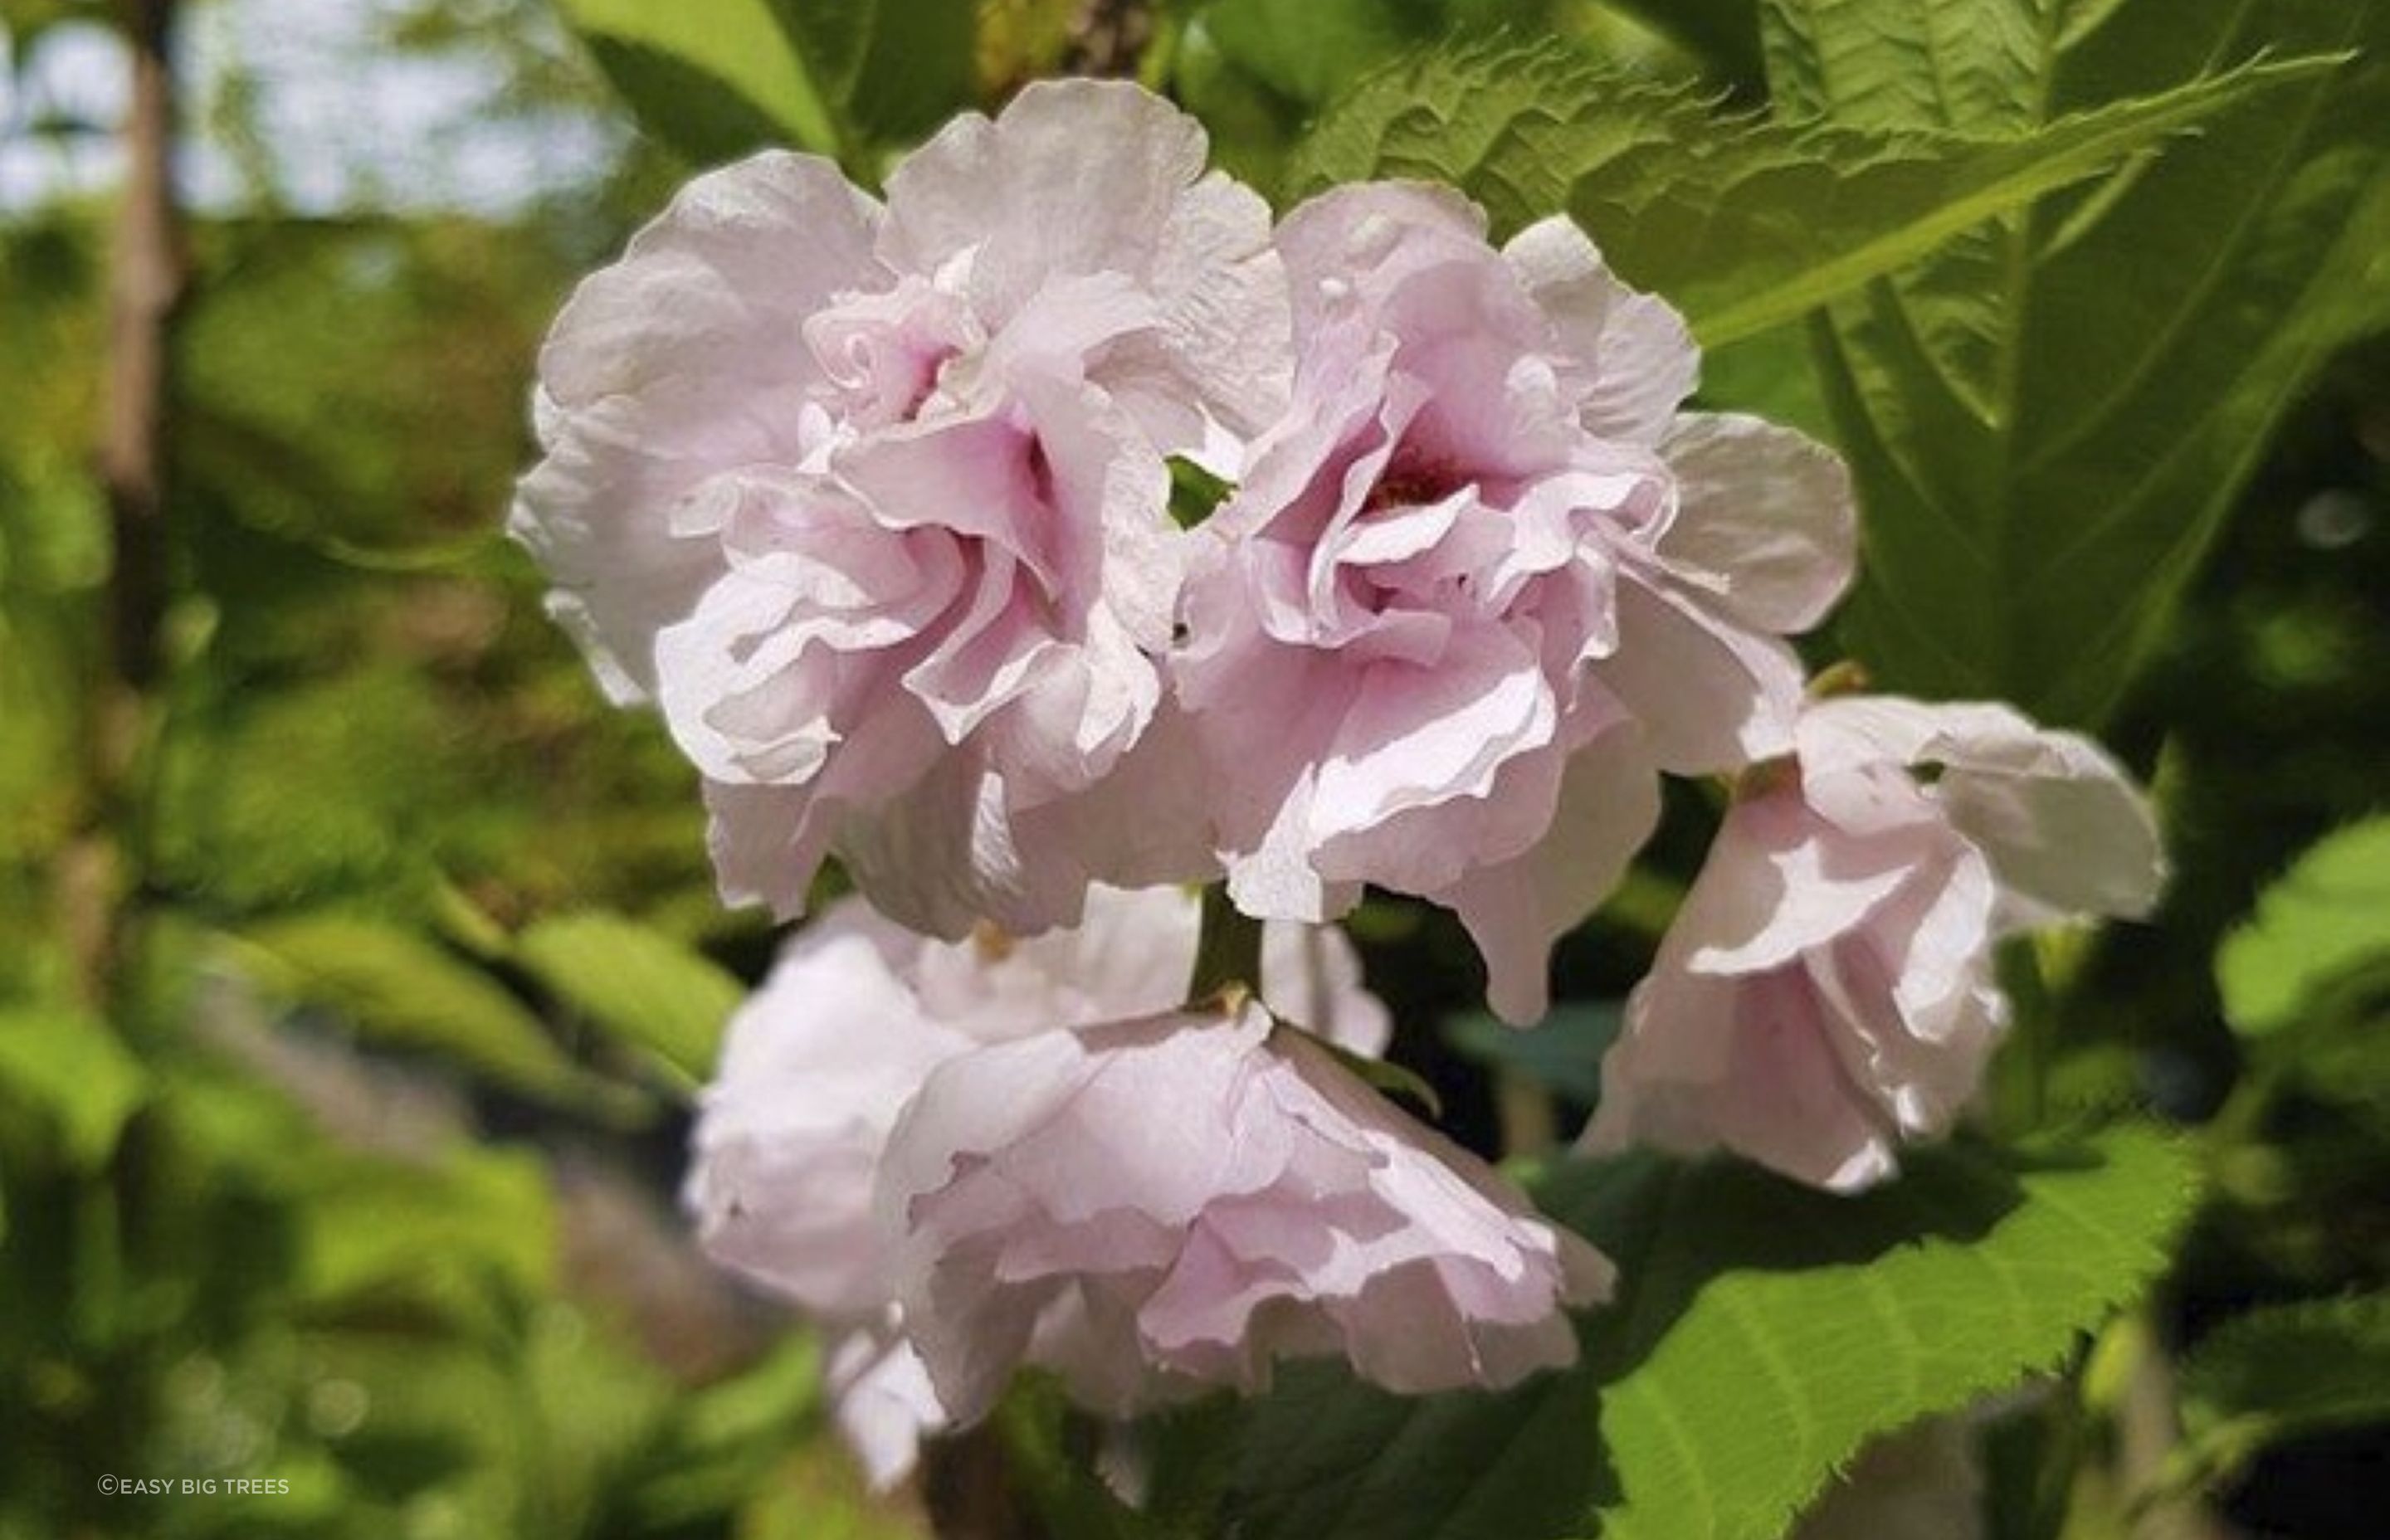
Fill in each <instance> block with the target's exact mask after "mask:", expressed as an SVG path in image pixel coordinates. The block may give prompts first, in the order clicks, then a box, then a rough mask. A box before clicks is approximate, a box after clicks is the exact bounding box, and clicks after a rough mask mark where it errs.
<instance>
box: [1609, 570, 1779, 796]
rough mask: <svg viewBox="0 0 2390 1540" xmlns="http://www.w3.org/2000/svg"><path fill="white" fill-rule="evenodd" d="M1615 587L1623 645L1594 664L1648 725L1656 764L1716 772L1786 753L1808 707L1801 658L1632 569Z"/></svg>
mask: <svg viewBox="0 0 2390 1540" xmlns="http://www.w3.org/2000/svg"><path fill="white" fill-rule="evenodd" d="M1627 576H1628V577H1629V579H1630V581H1623V582H1621V583H1620V584H1619V585H1618V595H1617V606H1618V647H1617V649H1616V650H1615V651H1614V652H1613V653H1612V654H1611V655H1610V656H1609V657H1607V658H1603V659H1600V660H1599V661H1597V662H1595V664H1594V665H1593V672H1594V675H1595V677H1597V678H1599V679H1600V681H1601V682H1602V684H1603V685H1605V686H1606V687H1609V688H1610V689H1611V690H1612V691H1613V693H1615V694H1616V695H1617V697H1618V698H1619V699H1621V700H1623V701H1625V703H1626V705H1627V707H1628V709H1629V710H1631V711H1633V712H1634V713H1635V715H1636V719H1637V720H1638V721H1639V722H1641V723H1642V724H1643V729H1644V732H1645V733H1646V735H1648V737H1649V739H1650V742H1651V755H1652V758H1653V759H1654V760H1655V761H1656V762H1657V763H1658V764H1659V765H1660V767H1661V768H1662V769H1664V770H1668V771H1672V772H1674V773H1676V774H1677V775H1681V776H1697V775H1714V774H1716V773H1718V772H1721V771H1727V770H1733V769H1736V768H1739V767H1741V766H1742V765H1745V764H1754V763H1756V762H1758V761H1760V760H1764V759H1768V758H1771V757H1773V756H1775V755H1778V754H1781V753H1784V752H1785V751H1788V750H1790V749H1791V748H1792V722H1793V718H1794V717H1795V716H1796V715H1797V714H1798V713H1799V712H1800V707H1801V689H1802V670H1801V661H1800V659H1799V658H1798V657H1796V656H1794V654H1793V652H1792V648H1789V647H1787V646H1785V645H1784V644H1783V643H1782V642H1780V641H1778V640H1777V639H1776V638H1774V637H1773V636H1769V635H1765V634H1762V633H1759V632H1754V631H1747V630H1745V629H1743V628H1742V627H1741V625H1739V624H1737V623H1735V622H1732V621H1730V620H1728V619H1727V618H1726V617H1725V616H1723V615H1721V614H1719V613H1717V612H1715V611H1714V610H1710V609H1708V608H1706V607H1705V606H1704V605H1703V604H1702V603H1701V602H1700V601H1699V600H1697V599H1694V598H1691V597H1687V596H1686V595H1684V594H1682V593H1680V592H1677V591H1675V590H1673V589H1670V588H1665V587H1661V586H1657V585H1655V584H1654V583H1653V581H1652V579H1651V577H1650V576H1649V575H1648V574H1642V573H1634V572H1630V573H1629V574H1627Z"/></svg>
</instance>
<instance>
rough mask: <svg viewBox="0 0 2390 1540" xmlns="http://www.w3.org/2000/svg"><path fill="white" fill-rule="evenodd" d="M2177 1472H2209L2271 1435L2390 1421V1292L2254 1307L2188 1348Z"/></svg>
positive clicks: (2181, 1383) (2273, 1439)
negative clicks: (2181, 1438) (2180, 1445)
mask: <svg viewBox="0 0 2390 1540" xmlns="http://www.w3.org/2000/svg"><path fill="white" fill-rule="evenodd" d="M2177 1385H2178V1393H2179V1396H2180V1400H2181V1406H2182V1426H2183V1435H2184V1447H2183V1449H2182V1450H2181V1451H2180V1452H2179V1454H2178V1457H2177V1474H2178V1476H2191V1475H2195V1476H2197V1477H2199V1478H2201V1479H2205V1480H2211V1481H2212V1480H2215V1479H2217V1478H2218V1477H2220V1476H2223V1475H2226V1474H2229V1472H2230V1471H2232V1470H2233V1469H2238V1468H2239V1467H2240V1466H2241V1465H2242V1464H2243V1463H2245V1462H2246V1461H2247V1460H2248V1459H2249V1458H2250V1457H2253V1456H2255V1454H2257V1453H2258V1452H2259V1451H2260V1450H2262V1449H2264V1448H2266V1447H2267V1446H2268V1445H2270V1444H2281V1443H2284V1442H2286V1441H2288V1440H2291V1439H2296V1438H2304V1437H2306V1436H2308V1435H2311V1434H2315V1433H2323V1432H2331V1431H2335V1430H2338V1429H2342V1428H2361V1427H2367V1426H2372V1425H2378V1424H2390V1293H2383V1292H2375V1293H2371V1294H2359V1295H2356V1296H2353V1297H2351V1298H2346V1299H2337V1300H2312V1301H2307V1302H2305V1303H2299V1304H2288V1305H2274V1306H2269V1307H2267V1308H2263V1309H2258V1310H2253V1311H2251V1312H2249V1313H2248V1314H2247V1315H2242V1316H2240V1317H2238V1318H2236V1319H2234V1320H2232V1321H2230V1322H2228V1323H2227V1324H2226V1325H2224V1326H2221V1327H2219V1328H2217V1329H2216V1330H2215V1331H2214V1332H2212V1333H2210V1334H2209V1335H2208V1336H2207V1337H2206V1338H2205V1339H2204V1340H2203V1341H2201V1342H2200V1343H2199V1344H2198V1345H2197V1346H2196V1347H2194V1348H2192V1349H2191V1352H2190V1354H2187V1355H2186V1356H2185V1358H2184V1359H2183V1363H2182V1371H2181V1375H2180V1377H2179V1379H2178V1381H2177Z"/></svg>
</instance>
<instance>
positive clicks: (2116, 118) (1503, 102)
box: [1289, 46, 2328, 346]
mask: <svg viewBox="0 0 2390 1540" xmlns="http://www.w3.org/2000/svg"><path fill="white" fill-rule="evenodd" d="M2327 67H2328V66H2327V65H2326V64H2324V63H2322V62H2319V61H2316V60H2298V61H2293V62H2290V63H2281V64H2264V65H2255V66H2251V67H2249V68H2246V69H2242V70H2240V71H2234V72H2233V73H2231V74H2229V75H2224V76H2219V77H2217V78H2215V79H2211V80H2204V81H2199V82H2196V83H2191V84H2189V85H2185V86H2181V87H2179V88H2177V89H2174V90H2170V91H2167V92H2165V93H2162V94H2158V95H2154V96H2147V97H2140V98H2136V99H2133V100H2129V101H2118V102H2114V103H2111V104H2107V105H2105V106H2103V107H2102V108H2101V109H2100V110H2098V111H2092V112H2086V113H2083V114H2081V115H2078V116H2072V117H2067V118H2064V119H2061V120H2057V121H2053V122H2049V124H2047V125H2046V126H2043V127H2040V128H2038V129H2037V131H2035V132H2033V133H2031V134H2028V135H2022V136H2017V137H2006V138H1977V137H1963V136H1960V135H1953V134H1949V133H1944V132H1933V131H1929V130H1924V129H1918V130H1910V131H1904V132H1898V133H1894V132H1889V131H1877V130H1870V129H1867V128H1846V127H1836V128H1833V129H1820V128H1805V129H1804V128H1794V127H1787V126H1784V125H1782V124H1778V123H1770V122H1763V121H1761V120H1759V119H1756V118H1750V117H1742V118H1723V117H1720V116H1719V115H1718V114H1716V113H1715V111H1713V110H1712V109H1711V107H1710V106H1709V104H1708V102H1707V101H1706V100H1705V99H1704V98H1703V96H1702V95H1701V94H1700V90H1701V88H1699V87H1694V86H1689V85H1685V84H1681V83H1679V84H1659V83H1653V82H1651V81H1650V80H1647V79H1642V78H1639V77H1637V76H1634V75H1631V74H1627V73H1625V72H1622V71H1614V70H1610V69H1606V68H1604V67H1602V66H1600V65H1597V64H1593V63H1591V62H1588V61H1587V60H1584V59H1582V58H1576V57H1575V56H1574V55H1572V54H1570V53H1569V52H1567V51H1566V50H1564V49H1560V48H1554V47H1550V46H1545V47H1538V48H1534V49H1525V50H1522V49H1518V48H1514V47H1483V46H1481V47H1472V48H1465V49H1460V50H1457V51H1446V52H1435V53H1429V54H1425V55H1422V56H1419V57H1416V58H1410V59H1407V60H1406V61H1404V62H1403V63H1401V64H1398V65H1396V66H1394V67H1393V68H1391V69H1389V70H1387V71H1383V72H1381V73H1380V74H1378V75H1376V76H1373V77H1371V78H1370V79H1369V80H1368V81H1367V82H1365V83H1363V84H1362V85H1361V86H1360V87H1359V88H1358V89H1356V92H1355V93H1354V94H1353V96H1350V97H1349V98H1347V99H1346V100H1345V101H1344V102H1343V103H1342V104H1341V105H1340V106H1339V107H1338V108H1337V109H1336V110H1335V111H1334V112H1332V113H1330V115H1329V117H1328V118H1327V119H1326V120H1325V121H1324V122H1322V123H1321V124H1320V125H1319V127H1318V129H1317V131H1316V132H1315V133H1314V134H1313V135H1312V136H1311V138H1310V139H1309V140H1307V141H1306V142H1305V144H1304V147H1303V148H1302V150H1301V151H1300V152H1299V154H1298V155H1297V157H1296V161H1295V164H1294V166H1293V168H1292V169H1291V172H1290V174H1289V182H1290V185H1291V186H1294V187H1296V188H1298V189H1310V190H1316V189H1317V188H1319V187H1322V186H1328V185H1330V184H1332V183H1336V182H1345V181H1356V180H1360V179H1363V178H1367V177H1374V176H1399V177H1417V178H1424V179H1428V180H1436V181H1446V182H1451V183H1453V184H1455V185H1457V186H1459V187H1461V188H1462V189H1463V190H1464V191H1466V192H1468V193H1469V194H1470V195H1471V197H1473V198H1475V199H1478V200H1479V201H1480V202H1482V203H1484V205H1485V208H1486V211H1487V212H1488V213H1489V215H1491V217H1492V220H1493V224H1494V227H1495V231H1496V233H1497V236H1499V235H1507V234H1509V233H1510V232H1512V231H1515V230H1517V229H1519V228H1520V227H1521V226H1523V225H1526V224H1529V223H1531V222H1532V221H1534V220H1536V219H1537V218H1540V217H1542V216H1544V215H1546V214H1549V213H1552V212H1559V211H1562V210H1565V211H1566V212H1568V213H1570V214H1572V215H1573V216H1574V218H1575V219H1576V221H1577V223H1578V224H1579V225H1583V226H1584V227H1585V229H1586V230H1587V232H1589V233H1590V234H1591V235H1592V236H1593V237H1595V239H1597V240H1598V241H1600V243H1601V246H1602V249H1603V251H1604V254H1605V255H1606V256H1607V257H1608V258H1609V260H1610V262H1611V263H1612V265H1613V266H1614V267H1616V268H1617V270H1618V272H1619V274H1620V276H1623V277H1625V279H1626V280H1627V281H1628V282H1630V283H1633V284H1635V285H1637V286H1638V287H1640V288H1645V289H1653V290H1656V291H1658V292H1659V293H1661V294H1663V295H1664V296H1665V297H1666V298H1667V299H1668V300H1669V302H1671V303H1673V304H1675V305H1677V308H1679V309H1680V310H1682V311H1683V312H1684V313H1685V314H1686V317H1687V318H1688V319H1689V320H1690V322H1691V323H1692V325H1693V329H1694V331H1695V333H1696V335H1698V336H1699V337H1700V339H1701V340H1702V341H1703V344H1704V345H1705V346H1717V345H1719V344H1723V343H1726V342H1730V341H1734V340H1740V339H1743V338H1748V337H1754V336H1756V335H1759V334H1761V333H1764V332H1766V331H1767V330H1769V329H1770V328H1772V327H1779V326H1782V325H1784V324H1785V323H1787V322H1790V321H1793V320H1797V319H1799V318H1800V317H1801V316H1803V315H1805V314H1807V313H1808V312H1810V311H1811V310H1813V309H1815V308H1816V307H1818V305H1821V304H1823V303H1825V302H1828V301H1830V300H1832V299H1834V298H1835V297H1837V296H1839V295H1843V294H1845V293H1848V292H1850V291H1851V290H1853V289H1858V288H1860V287H1862V286H1864V285H1866V284H1867V283H1869V282H1870V280H1873V279H1876V278H1879V277H1881V276H1883V275H1885V274H1887V273H1891V272H1893V271H1895V270H1897V269H1899V268H1901V267H1904V266H1906V265H1908V264H1909V263H1914V262H1916V261H1918V260H1919V259H1921V258H1922V257H1924V256H1926V255H1927V254H1928V253H1930V252H1932V251H1933V250H1934V249H1935V248H1936V247H1938V246H1940V245H1941V244H1942V243H1944V242H1945V241H1947V240H1949V239H1950V238H1952V237H1955V236H1958V235H1960V234H1962V233H1964V232H1966V231H1968V230H1969V229H1971V228H1972V227H1973V226H1975V225H1980V224H1982V223H1983V222H1984V221H1985V220H1986V219H1988V218H1991V217H1993V216H1995V215H1998V214H2000V213H2002V212H2006V211H2009V210H2012V209H2015V208H2018V207H2020V206H2022V205H2024V204H2026V203H2028V202H2030V201H2032V200H2033V199H2036V198H2038V197H2040V196H2041V195H2043V194H2045V193H2048V192H2050V191H2051V190H2053V189H2055V188H2059V187H2063V186H2068V185H2070V184H2073V183H2077V182H2082V181H2085V180H2087V179H2088V178H2091V177H2095V176H2098V175H2099V174H2101V173H2104V172H2108V171H2111V170H2114V168H2115V167H2117V166H2118V165H2120V164H2122V163H2123V162H2125V161H2126V160H2128V159H2129V158H2131V157H2133V156H2135V155H2137V154H2140V153H2143V152H2146V151H2148V150H2150V149H2151V148H2154V147H2156V146H2159V145H2161V144H2164V143H2165V142H2166V141H2168V140H2169V139H2171V138H2174V137H2175V136H2178V135H2181V134H2183V133H2184V132H2185V131H2186V130H2188V129H2191V128H2194V127H2196V126H2198V125H2199V124H2201V123H2203V122H2207V121H2209V120H2210V119H2213V118H2215V117H2217V115H2219V114H2221V113H2223V112H2225V111H2226V110H2227V109H2230V108H2233V107H2235V106H2238V105H2240V104H2242V103H2244V102H2246V101H2248V100H2250V99H2252V98H2255V97H2261V96H2269V95H2271V94H2273V93H2274V92H2276V91H2278V90H2281V89H2282V88H2285V87H2287V86H2289V85H2291V84H2293V83H2297V82H2301V81H2306V80H2311V79H2313V78H2314V77H2315V76H2316V75H2318V74H2319V73H2320V72H2321V71H2323V70H2324V69H2325V68H2327Z"/></svg>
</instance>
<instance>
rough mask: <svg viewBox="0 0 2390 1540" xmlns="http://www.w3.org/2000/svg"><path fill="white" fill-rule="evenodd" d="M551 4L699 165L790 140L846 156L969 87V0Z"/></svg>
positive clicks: (948, 103)
mask: <svg viewBox="0 0 2390 1540" xmlns="http://www.w3.org/2000/svg"><path fill="white" fill-rule="evenodd" d="M561 4H562V6H563V9H564V14H565V19H567V20H568V21H570V22H571V23H572V27H573V29H574V31H576V32H579V33H580V34H581V36H582V39H583V40H584V41H585V42H586V43H587V44H588V45H589V49H590V52H591V53H592V54H594V55H595V56H596V57H597V59H598V64H599V65H600V66H601V67H602V68H603V69H604V70H605V71H606V73H607V76H608V77H609V78H610V80H611V81H612V82H613V83H614V86H615V88H616V89H617V90H618V91H620V92H621V93H622V94H623V98H624V99H625V100H626V101H628V102H629V103H630V105H631V108H632V109H633V110H634V111H636V113H637V114H638V115H639V118H640V120H641V122H644V123H646V124H647V125H648V126H649V128H651V129H653V130H654V131H655V132H656V134H657V135H659V136H661V137H662V139H663V140H664V141H665V142H666V143H668V144H670V145H672V146H673V147H674V148H676V149H679V150H680V151H682V152H683V153H684V154H687V156H689V157H690V158H691V159H693V160H700V161H711V160H727V159H729V158H730V157H732V156H735V155H738V154H740V153H742V152H744V151H747V150H750V149H753V148H757V147H758V146H761V145H766V144H774V143H788V144H793V145H795V146H797V147H798V148H803V149H810V150H813V151H816V152H817V153H819V154H824V155H834V156H839V157H841V158H842V159H846V160H849V161H850V162H851V163H852V162H854V161H855V160H857V159H858V158H859V156H860V152H861V151H862V150H863V149H864V148H867V147H868V146H872V145H880V144H888V143H894V142H903V141H905V140H906V139H909V138H913V137H918V136H919V135H922V134H924V133H926V131H927V130H929V129H930V128H931V127H932V126H933V125H935V124H936V123H937V122H939V121H940V120H941V119H943V118H944V117H945V116H947V115H948V114H949V113H951V112H953V111H954V110H956V109H957V108H959V107H962V106H964V105H966V104H967V103H968V102H969V100H970V94H971V90H972V80H971V50H972V45H973V37H974V33H973V20H972V6H971V0H675V3H674V4H671V5H659V4H655V3H654V0H561ZM857 169H863V168H861V167H857Z"/></svg>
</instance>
